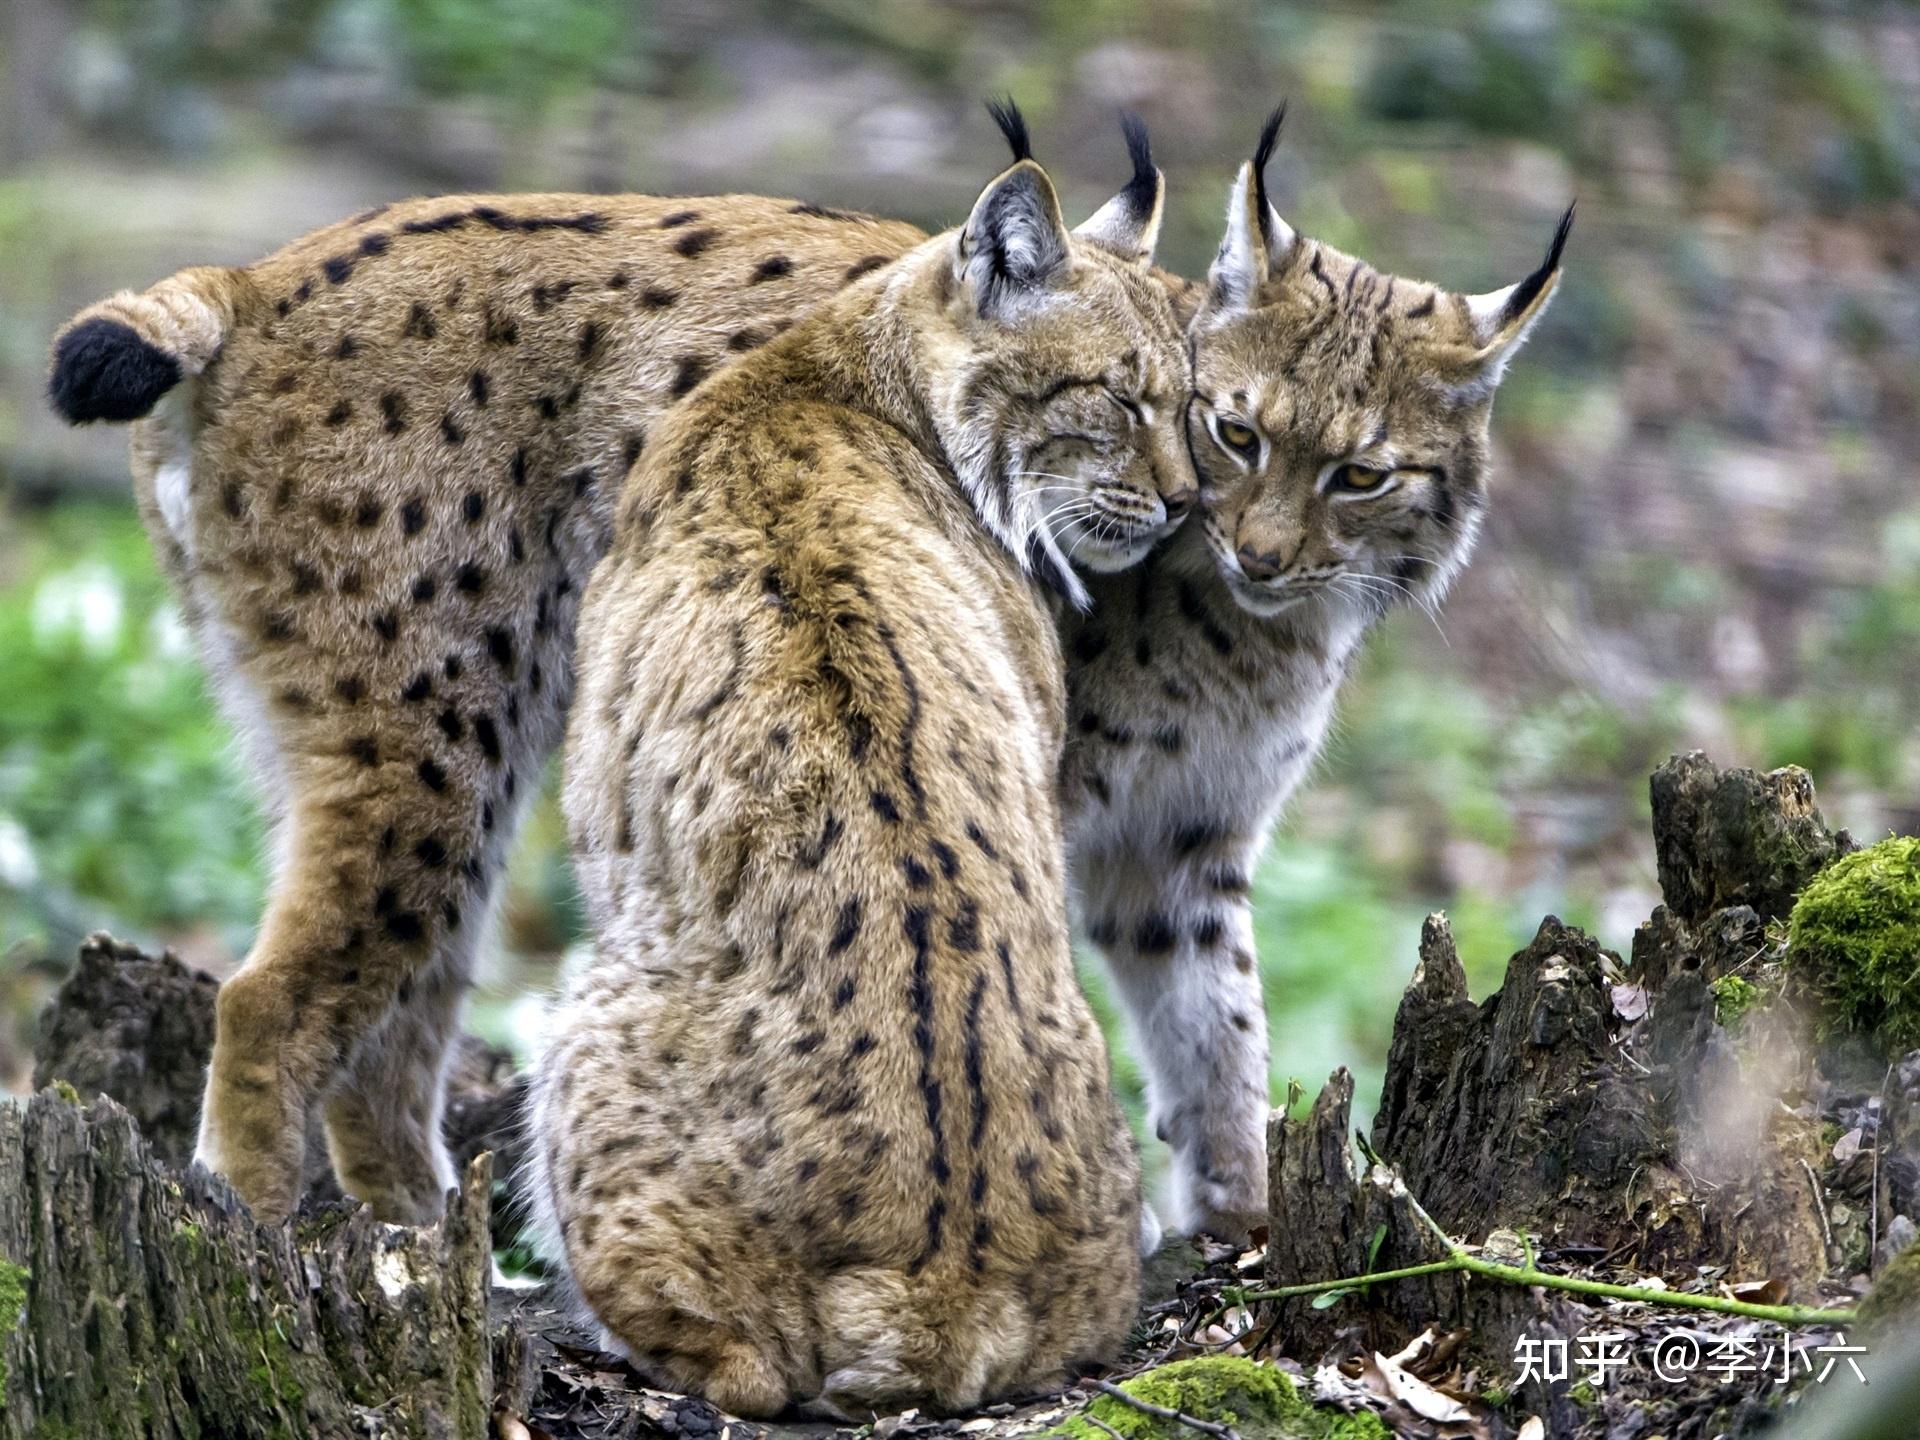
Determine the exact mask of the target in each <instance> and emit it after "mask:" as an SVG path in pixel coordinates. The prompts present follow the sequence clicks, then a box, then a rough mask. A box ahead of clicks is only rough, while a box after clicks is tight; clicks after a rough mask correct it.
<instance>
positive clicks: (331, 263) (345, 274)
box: [320, 255, 353, 285]
mask: <svg viewBox="0 0 1920 1440" xmlns="http://www.w3.org/2000/svg"><path fill="white" fill-rule="evenodd" d="M320 270H321V273H322V274H324V275H325V276H326V277H327V280H328V281H329V283H331V284H334V285H344V284H346V283H347V281H348V280H350V279H351V278H353V257H352V256H351V255H335V256H332V257H331V258H329V259H327V260H325V261H322V262H321V265H320Z"/></svg>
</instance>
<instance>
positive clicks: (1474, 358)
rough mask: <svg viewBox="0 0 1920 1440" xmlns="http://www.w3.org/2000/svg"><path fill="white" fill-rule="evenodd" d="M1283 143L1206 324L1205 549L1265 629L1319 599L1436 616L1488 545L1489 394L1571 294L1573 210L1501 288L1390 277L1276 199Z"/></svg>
mask: <svg viewBox="0 0 1920 1440" xmlns="http://www.w3.org/2000/svg"><path fill="white" fill-rule="evenodd" d="M1276 131H1277V121H1272V122H1269V129H1268V131H1267V133H1265V134H1263V136H1262V138H1261V147H1260V150H1259V152H1258V153H1257V155H1256V158H1255V160H1254V161H1253V162H1252V163H1251V164H1249V165H1247V166H1244V167H1243V168H1242V171H1241V175H1240V179H1239V182H1238V184H1237V185H1236V186H1235V189H1234V194H1233V198H1232V200H1231V202H1230V203H1229V206H1228V217H1227V236H1226V239H1225V241H1224V242H1223V243H1222V245H1221V248H1220V254H1219V256H1218V258H1217V259H1216V260H1215V262H1214V266H1213V269H1212V272H1211V276H1210V279H1211V285H1210V288H1209V290H1208V293H1207V297H1206V299H1205V301H1204V302H1203V303H1202V305H1201V308H1200V311H1199V312H1198V314H1197V315H1196V316H1195V319H1194V322H1193V329H1192V334H1193V336H1194V339H1195V346H1194V366H1195V399H1194V403H1193V405H1192V407H1191V408H1190V410H1189V413H1188V430H1189V438H1190V440H1191V444H1192V449H1193V456H1194V462H1195V464H1196V466H1197V467H1198V468H1199V470H1200V472H1201V481H1202V491H1201V498H1202V509H1203V512H1204V513H1203V517H1202V520H1201V526H1202V531H1203V534H1204V535H1205V538H1206V543H1207V548H1208V549H1209V551H1210V552H1211V554H1212V556H1213V559H1214V561H1215V563H1216V564H1217V565H1218V566H1219V569H1220V573H1221V576H1222V577H1223V579H1224V580H1225V582H1226V585H1227V588H1228V590H1229V591H1230V592H1231V593H1232V595H1233V598H1234V600H1235V601H1236V602H1238V604H1239V605H1240V606H1241V607H1242V608H1243V609H1245V610H1247V611H1248V612H1250V613H1251V614H1254V615H1259V616H1274V615H1278V614H1280V613H1282V612H1284V611H1286V610H1289V609H1292V608H1294V607H1295V606H1298V605H1300V604H1302V603H1304V602H1305V601H1307V600H1309V599H1311V598H1313V597H1316V596H1327V597H1331V596H1344V597H1346V598H1347V599H1348V600H1350V601H1352V602H1354V603H1355V605H1356V607H1357V608H1360V609H1362V610H1376V611H1377V610H1383V609H1385V608H1387V607H1388V606H1389V605H1390V604H1392V603H1394V602H1396V601H1398V600H1408V601H1411V602H1412V603H1415V604H1431V603H1433V602H1434V601H1436V600H1437V599H1438V598H1439V597H1440V595H1441V594H1443V593H1444V591H1445V589H1446V587H1447V585H1448V584H1449V583H1450V582H1451V580H1452V579H1453V577H1454V576H1455V575H1456V574H1457V573H1458V572H1459V570H1460V568H1461V566H1463V565H1464V564H1465V563H1466V560H1467V557H1468V555H1469V554H1470V553H1471V551H1472V549H1473V544H1474V541H1475V539H1476V538H1477V536H1478V534H1479V529H1480V522H1481V516H1482V512H1483V510H1484V507H1485V503H1486V474H1487V456H1488V439H1487V431H1488V420H1489V417H1490V414H1491V412H1492V406H1493V394H1494V390H1495V388H1496V387H1497V386H1498V384H1499V382H1500V377H1501V375H1502V373H1503V372H1504V370H1505V367H1506V364H1507V361H1508V360H1509V359H1510V358H1511V357H1512V355H1513V353H1514V352H1515V351H1516V350H1517V349H1518V348H1519V346H1520V343H1521V341H1522V340H1523V339H1524V338H1525V336H1526V333H1527V331H1528V330H1529V329H1530V328H1531V326H1532V325H1533V323H1534V322H1535V321H1536V320H1538V319H1539V317H1540V316H1541V314H1542V313H1544V311H1545V310H1546V308H1547V303H1548V301H1549V300H1550V299H1551V298H1552V295H1553V292H1554V289H1555V287H1556V285H1557V284H1558V282H1559V265H1560V253H1561V247H1562V246H1563V245H1564V243H1565V241H1566V236H1567V230H1568V228H1569V226H1570V223H1571V220H1572V211H1571V210H1569V211H1568V212H1567V216H1566V218H1565V219H1563V220H1562V221H1561V224H1560V229H1559V231H1558V232H1557V233H1556V234H1555V236H1554V239H1553V245H1552V248H1551V250H1550V251H1549V253H1548V255H1547V258H1546V261H1545V263H1544V264H1543V265H1542V266H1541V267H1540V268H1539V269H1538V270H1537V271H1535V272H1534V273H1533V274H1532V275H1530V276H1528V277H1527V278H1526V279H1525V280H1523V281H1521V282H1520V283H1519V284H1518V285H1514V286H1511V287H1509V288H1508V289H1505V290H1500V291H1496V292H1493V293H1492V294H1488V295H1460V294H1454V293H1451V292H1448V291H1444V290H1440V289H1437V288H1436V287H1434V286H1432V285H1428V284H1425V283H1422V282H1420V281H1410V280H1405V279H1401V278H1398V277H1396V276H1392V275H1383V274H1381V273H1380V272H1379V271H1377V270H1375V269H1373V268H1372V267H1371V266H1369V265H1368V264H1366V262H1365V261H1362V260H1357V259H1355V258H1353V257H1352V256H1349V255H1343V254H1341V253H1340V252H1339V251H1337V250H1334V249H1331V248H1330V247H1328V246H1325V245H1322V244H1320V243H1319V242H1318V241H1314V240H1310V239H1308V238H1306V237H1305V236H1301V235H1298V234H1296V233H1295V232H1294V231H1293V230H1292V229H1291V228H1290V227H1289V226H1288V225H1287V224H1286V222H1285V221H1284V220H1282V219H1281V218H1280V216H1279V215H1278V214H1277V213H1275V212H1274V210H1273V208H1272V206H1271V205H1269V204H1268V203H1267V199H1266V193H1265V186H1264V184H1263V182H1262V179H1261V172H1262V170H1263V168H1264V165H1265V162H1266V158H1267V155H1268V154H1269V152H1270V151H1271V148H1272V144H1273V139H1274V135H1275V133H1276Z"/></svg>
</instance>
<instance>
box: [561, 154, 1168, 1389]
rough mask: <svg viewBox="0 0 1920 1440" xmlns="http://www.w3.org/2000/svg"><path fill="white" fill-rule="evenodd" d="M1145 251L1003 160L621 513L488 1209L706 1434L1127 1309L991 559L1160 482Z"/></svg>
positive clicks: (1002, 568)
mask: <svg viewBox="0 0 1920 1440" xmlns="http://www.w3.org/2000/svg"><path fill="white" fill-rule="evenodd" d="M1109 238H1110V237H1109ZM1148 248H1149V245H1148V243H1147V241H1146V240H1145V239H1144V238H1139V237H1136V243H1134V244H1131V245H1127V246H1117V247H1115V248H1113V249H1108V248H1106V247H1105V246H1104V245H1102V244H1097V243H1091V242H1089V241H1088V240H1086V239H1084V238H1073V237H1069V235H1068V233H1067V231H1066V230H1065V229H1064V227H1063V226H1062V225H1061V224H1060V223H1059V219H1058V214H1057V207H1056V206H1055V204H1054V201H1053V197H1052V189H1051V186H1050V185H1049V184H1048V183H1047V181H1046V177H1045V175H1044V174H1043V172H1041V170H1040V169H1039V167H1038V166H1037V165H1035V164H1034V163H1033V162H1032V161H1030V160H1026V161H1022V162H1020V163H1018V164H1016V165H1015V166H1014V167H1013V168H1012V169H1010V170H1009V171H1007V172H1006V174H1004V175H1003V176H1001V177H1000V178H999V179H998V180H997V181H995V182H994V183H993V184H992V185H990V186H989V187H988V188H987V190H986V192H985V193H984V194H983V195H982V197H981V199H980V201H979V203H978V205H977V206H976V207H975V210H974V214H973V218H972V219H971V220H970V221H969V222H968V224H967V226H966V227H964V228H963V229H962V230H960V231H958V232H950V233H948V234H946V235H943V236H939V237H936V238H934V239H932V240H930V241H928V242H927V243H926V244H925V245H923V246H921V247H919V248H917V249H915V250H913V251H911V252H910V253H909V254H907V255H906V256H905V257H903V258H902V259H900V260H899V261H897V262H896V263H895V264H894V265H893V266H892V267H891V268H890V269H888V270H887V271H885V272H883V273H881V274H877V275H874V276H872V277H870V278H868V279H866V280H864V281H862V282H861V283H860V284H858V285H857V286H855V287H853V288H851V289H849V290H848V291H847V292H845V293H844V294H843V295H841V296H838V297H836V298H835V299H833V300H830V301H827V302H826V303H824V304H823V305H822V306H821V307H820V308H819V309H817V310H815V311H814V312H813V313H812V314H811V315H809V316H808V317H807V318H806V319H804V320H802V321H801V322H800V323H799V324H797V325H796V326H795V327H794V328H793V329H792V330H790V331H789V332H788V333H787V334H786V335H785V336H784V337H782V338H781V339H780V340H777V341H775V342H773V343H772V344H770V345H768V346H767V347H765V348H764V349H762V350H760V351H759V352H757V353H756V354H754V355H752V356H750V357H749V358H747V359H745V360H743V361H741V362H740V363H739V364H737V365H735V366H734V367H732V368H731V369H729V370H726V371H724V372H722V373H721V374H719V375H717V376H716V377H715V378H714V379H712V380H711V381H709V382H708V383H707V384H705V385H704V386H702V387H701V388H700V389H699V390H697V391H696V392H695V393H694V394H693V395H691V396H690V397H689V398H688V399H687V401H686V402H685V403H684V404H683V405H682V406H681V407H680V408H679V409H677V410H675V411H674V412H673V413H672V414H671V415H670V416H669V417H667V418H666V419H665V420H664V421H662V422H661V423H660V424H659V425H658V426H657V428H656V431H655V436H654V439H653V442H652V443H651V444H650V446H649V448H648V451H647V453H646V454H645V455H644V456H643V457H642V458H641V459H640V461H639V463H638V464H637V466H636V467H635V469H634V470H633V472H632V473H631V475H630V476H629V477H628V480H627V484H626V487H625V489H624V491H623V493H622V496H621V500H620V505H619V510H618V515H617V519H616V530H615V536H614V543H613V547H612V549H611V551H610V552H609V554H608V556H607V558H606V559H605V560H604V561H603V562H602V564H601V566H600V567H599V569H598V570H597V571H596V572H595V575H594V580H593V585H592V589H591V592H590V594H589V596H588V599H587V601H586V603H585V605H584V607H583V610H582V613H581V617H580V626H579V647H580V650H579V653H580V659H579V664H580V676H581V690H580V697H579V703H578V704H577V705H576V706H575V707H574V712H573V716H572V720H571V722H570V733H569V741H568V752H567V781H566V809H567V816H568V823H569V830H570V833H571V836H572V841H573V850H574V859H575V867H576V871H577V873H578V874H579V876H580V880H581V884H582V889H583V892H584V894H585V895H586V898H587V903H588V908H589V912H590V915H591V918H592V921H593V926H594V931H595V937H596V938H595V951H594V957H593V959H592V961H591V962H590V963H589V964H587V965H585V966H584V967H583V968H582V969H581V970H580V971H579V972H578V973H577V974H575V975H574V976H573V978H572V980H571V982H570V984H569V986H568V991H567V996H566V999H565V1001H564V1003H563V1004H562V1006H561V1007H560V1009H559V1011H558V1012H557V1014H556V1017H555V1022H554V1030H555V1035H556V1039H555V1042H554V1043H553V1045H552V1047H551V1048H550V1050H549V1051H548V1053H547V1054H546V1056H545V1057H544V1058H543V1059H542V1061H541V1062H540V1065H539V1068H538V1071H537V1074H536V1079H535V1084H534V1094H533V1098H532V1103H531V1110H530V1132H529V1133H530V1136H531V1138H532V1145H533V1150H534V1161H533V1175H532V1180H531V1192H530V1193H531V1196H532V1199H533V1202H534V1204H535V1206H536V1207H537V1209H538V1211H539V1213H540V1215H541V1217H542V1224H543V1228H544V1229H545V1231H546V1233H547V1235H548V1243H549V1245H550V1246H551V1247H552V1248H553V1250H554V1252H555V1253H556V1255H557V1257H558V1258H559V1259H560V1261H561V1262H562V1263H563V1264H564V1266H565V1268H566V1270H567V1272H568V1273H569V1274H570V1276H571V1278H572V1280H573V1283H574V1285H575V1286H576V1288H577V1290H578V1292H579V1294H580V1296H581V1298H582V1299H583V1300H584V1301H585V1303H586V1305H587V1306H588V1307H589V1308H590V1309H591V1310H592V1312H593V1313H594V1314H595V1315H596V1316H597V1317H598V1318H599V1320H600V1321H601V1323H602V1324H603V1325H604V1326H605V1327H606V1329H607V1331H608V1333H609V1336H610V1337H611V1339H612V1340H613V1341H614V1342H615V1343H617V1344H618V1345H619V1346H620V1347H621V1348H623V1349H625V1350H626V1351H627V1352H628V1353H629V1354H630V1355H631V1356H632V1358H633V1359H634V1361H635V1363H636V1364H637V1365H639V1366H640V1367H641V1368H642V1369H643V1371H645V1372H646V1373H648V1374H650V1375H652V1376H653V1377H655V1379H656V1380H657V1381H658V1382H660V1383H663V1384H667V1385H670V1386H673V1387H674V1388H678V1389H688V1390H694V1391H698V1392H701V1393H704V1394H706V1395H707V1396H708V1397H709V1398H711V1399H712V1400H714V1401H715V1403H717V1404H719V1405H721V1406H722V1407H723V1408H726V1409H728V1410H731V1411H733V1412H735V1413H739V1414H745V1415H769V1414H774V1413H777V1412H778V1411H780V1410H781V1409H783V1408H784V1407H786V1406H787V1405H789V1404H790V1403H793V1402H796V1401H805V1402H809V1403H811V1404H813V1405H815V1406H816V1407H818V1408H820V1409H822V1410H824V1411H826V1412H828V1413H833V1414H838V1415H842V1416H848V1417H851V1416H855V1415H864V1414H870V1413H873V1412H874V1411H878V1410H891V1409H895V1408H898V1407H899V1406H902V1405H910V1404H919V1405H932V1406H935V1407H939V1408H943V1409H953V1408H960V1407H965V1406H971V1405H976V1404H979V1403H981V1402H983V1401H986V1400H990V1399H994V1398H997V1397H1000V1396H1005V1395H1012V1394H1018V1393H1025V1392H1027V1391H1031V1390H1033V1389H1037V1388H1040V1387H1043V1386H1045V1385H1047V1384H1051V1383H1054V1382H1055V1381H1057V1380H1058V1379H1059V1378H1060V1377H1061V1376H1062V1374H1063V1373H1064V1372H1065V1370H1066V1367H1067V1366H1068V1365H1069V1364H1070V1363H1071V1362H1074V1361H1076V1360H1085V1359H1092V1358H1097V1357H1099V1356H1101V1355H1103V1354H1106V1353H1108V1352H1110V1351H1111V1350H1112V1349H1113V1348H1114V1347H1115V1346H1116V1345H1117V1343H1118V1342H1119V1340H1120V1339H1121V1337H1122V1336H1123V1334H1124V1333H1125V1330H1126V1328H1127V1326H1128V1324H1129V1322H1130V1321H1131V1318H1132V1315H1133V1311H1134V1304H1135V1282H1136V1277H1137V1267H1138V1254H1137V1249H1136V1246H1137V1243H1138V1240H1139V1236H1140V1231H1141V1218H1142V1215H1141V1203H1140V1194H1139V1171H1138V1165H1137V1160H1136V1157H1135V1154H1134V1150H1133V1145H1132V1140H1131V1136H1130V1133H1129V1131H1128V1128H1127V1124H1126V1121H1125V1118H1124V1116H1123V1115H1122V1114H1121V1112H1120V1110H1119V1108H1118V1106H1117V1105H1116V1103H1115V1101H1114V1099H1113V1097H1112V1095H1111V1093H1110V1090H1109V1085H1108V1075H1107V1056H1106V1048H1105V1045H1104V1042H1103V1040H1102V1037H1101V1032H1100V1028H1099V1025H1098V1024H1097V1022H1096V1021H1095V1019H1094V1017H1093V1014H1092V1012H1091V1010H1090V1008H1089V1007H1088V1005H1087V1003H1086V1001H1085V999H1084V998H1083V997H1082V995H1081V993H1080V991H1079V989H1078V987H1077V986H1076V984H1075V982H1074V973H1073V963H1072V957H1071V953H1070V949H1069V944H1068V935H1067V928H1066V927H1067V907H1066V894H1065V885H1066V873H1065V861H1064V857H1063V855H1062V850H1061V826H1060V816H1059V811H1058V806H1057V799H1056V792H1055V783H1056V776H1057V767H1058V756H1059V750H1060V744H1061V728H1062V721H1063V716H1064V699H1065V696H1064V686H1063V683H1062V677H1061V659H1060V654H1059V649H1058V643H1057V640H1056V636H1055V632H1054V628H1053V625H1052V622H1051V619H1050V617H1049V614H1048V610H1047V607H1046V603H1045V595H1044V592H1043V591H1042V590H1041V589H1040V588H1039V587H1038V586H1036V585H1035V584H1034V578H1035V576H1034V574H1031V573H1029V572H1030V571H1032V572H1038V574H1039V576H1040V578H1046V577H1047V576H1048V575H1049V574H1051V572H1050V571H1049V570H1048V568H1047V566H1046V564H1045V563H1044V562H1043V561H1042V560H1038V559H1030V558H1029V557H1032V556H1035V555H1045V554H1047V553H1051V551H1052V550H1053V549H1054V548H1055V547H1057V546H1059V545H1060V543H1061V538H1060V537H1061V535H1062V533H1063V532H1064V531H1065V529H1066V526H1067V525H1068V524H1069V523H1070V522H1069V521H1068V520H1067V519H1064V518H1062V517H1061V516H1060V515H1059V513H1058V511H1057V508H1056V507H1051V506H1049V505H1046V504H1040V503H1036V500H1037V497H1039V496H1042V495H1044V494H1046V493H1048V492H1047V491H1046V490H1045V489H1044V488H1043V487H1047V486H1052V485H1058V484H1061V483H1073V484H1078V483H1079V480H1080V479H1083V478H1085V477H1094V480H1095V482H1096V483H1106V482H1108V481H1110V480H1112V479H1113V478H1114V477H1118V476H1122V475H1133V476H1136V477H1153V476H1162V477H1167V479H1166V480H1165V481H1163V482H1162V483H1165V484H1169V485H1170V486H1171V488H1172V489H1173V490H1174V491H1176V492H1178V491H1181V490H1184V489H1185V488H1186V487H1187V485H1188V483H1189V482H1188V481H1187V480H1186V479H1185V478H1184V474H1183V469H1184V462H1185V459H1186V457H1185V455H1184V437H1183V434H1182V430H1183V425H1182V421H1181V410H1182V405H1181V401H1182V399H1183V397H1184V393H1185V390H1186V386H1187V375H1186V354H1185V346H1184V340H1183V337H1182V336H1181V334H1180V332H1179V329H1178V327H1177V325H1176V323H1175V321H1174V318H1173V312H1172V309H1171V306H1170V305H1169V303H1168V299H1167V296H1166V294H1165V291H1164V289H1163V288H1162V287H1161V286H1160V285H1159V284H1158V283H1157V282H1155V281H1154V280H1153V279H1152V277H1151V276H1150V275H1149V274H1148V273H1147V271H1146V268H1145V265H1144V255H1145V252H1146V250H1147V249H1148ZM1102 377H1104V378H1102ZM1089 391H1090V392H1091V393H1090V394H1089V393H1083V392H1089ZM1155 415H1157V417H1158V418H1157V419H1150V418H1146V417H1150V416H1155ZM1043 456H1045V457H1050V458H1047V459H1044V460H1042V459H1040V458H1039V457H1043ZM1043 472H1044V473H1043ZM1154 489H1155V487H1154V486H1153V485H1152V484H1151V483H1148V484H1147V485H1146V490H1147V493H1152V492H1153V490H1154ZM1159 528H1161V529H1162V530H1164V528H1165V525H1164V521H1163V522H1162V524H1161V525H1160V527H1159ZM1052 578H1054V579H1057V580H1059V581H1061V583H1062V584H1063V585H1065V584H1067V583H1069V582H1070V583H1072V584H1076V585H1077V584H1078V583H1079V582H1078V581H1077V580H1073V579H1072V577H1071V576H1069V575H1065V574H1059V575H1053V576H1052ZM1092 1274H1098V1275H1099V1276H1100V1283H1099V1284H1098V1285H1097V1286H1094V1287H1092V1288H1089V1287H1088V1285H1087V1277H1088V1276H1089V1275H1092Z"/></svg>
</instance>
